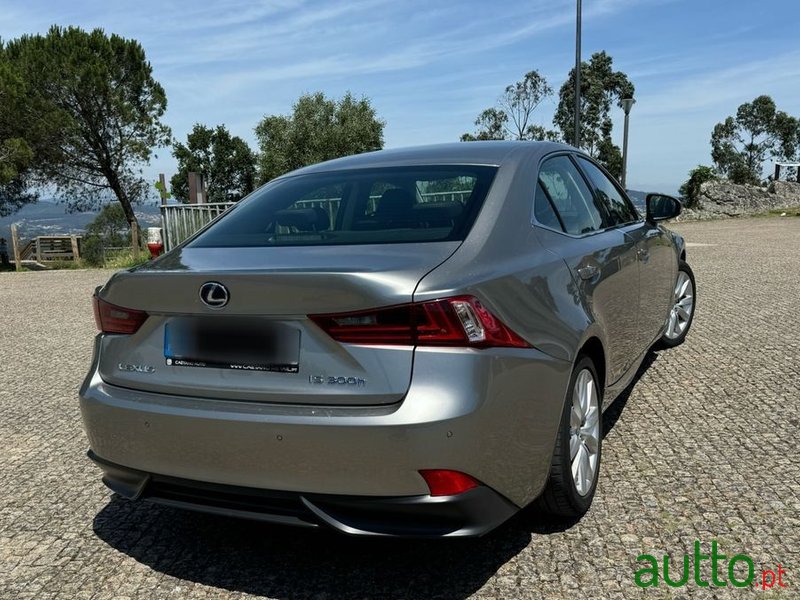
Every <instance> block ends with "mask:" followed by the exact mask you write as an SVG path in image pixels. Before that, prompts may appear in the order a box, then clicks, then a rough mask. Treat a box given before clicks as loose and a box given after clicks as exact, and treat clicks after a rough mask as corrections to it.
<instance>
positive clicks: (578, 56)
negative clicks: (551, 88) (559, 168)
mask: <svg viewBox="0 0 800 600" xmlns="http://www.w3.org/2000/svg"><path fill="white" fill-rule="evenodd" d="M573 145H574V146H575V147H576V148H580V147H581V0H578V15H577V17H576V19H575V138H574V144H573Z"/></svg>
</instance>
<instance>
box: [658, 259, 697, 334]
mask: <svg viewBox="0 0 800 600" xmlns="http://www.w3.org/2000/svg"><path fill="white" fill-rule="evenodd" d="M696 307H697V288H696V287H695V283H694V273H693V272H692V268H691V267H690V266H689V265H688V264H687V263H686V261H683V260H682V261H680V262H679V263H678V277H677V278H676V279H675V287H674V288H673V299H672V308H670V311H669V316H668V317H667V323H666V326H665V330H664V334H663V335H662V336H661V339H660V340H659V345H660V346H661V347H662V348H674V347H675V346H680V345H681V344H682V343H683V342H684V340H686V335H687V334H688V333H689V329H690V328H691V327H692V321H693V320H694V312H695V308H696ZM687 315H688V318H687Z"/></svg>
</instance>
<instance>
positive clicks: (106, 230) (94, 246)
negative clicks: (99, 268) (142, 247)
mask: <svg viewBox="0 0 800 600" xmlns="http://www.w3.org/2000/svg"><path fill="white" fill-rule="evenodd" d="M127 227H128V220H127V217H126V215H125V211H124V210H123V209H122V205H121V204H120V203H119V202H114V203H112V204H106V205H105V206H103V208H102V209H100V213H99V214H98V215H97V216H96V217H95V218H94V220H93V221H92V222H91V223H89V224H88V225H87V226H86V234H85V235H84V236H83V244H82V246H83V247H82V248H81V254H82V255H83V258H84V259H85V260H86V261H87V262H88V263H89V264H92V265H101V264H102V263H103V254H104V252H103V249H104V247H109V246H110V247H122V246H127V245H128V244H129V243H130V241H129V240H128V239H127V236H126V235H125V230H126V229H127Z"/></svg>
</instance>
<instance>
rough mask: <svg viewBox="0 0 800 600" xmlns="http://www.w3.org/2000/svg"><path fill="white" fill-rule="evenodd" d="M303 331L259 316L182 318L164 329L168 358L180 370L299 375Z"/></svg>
mask: <svg viewBox="0 0 800 600" xmlns="http://www.w3.org/2000/svg"><path fill="white" fill-rule="evenodd" d="M299 356H300V330H299V329H295V328H294V327H290V326H289V325H286V324H284V323H276V322H274V321H270V320H268V319H260V318H258V317H247V318H240V317H214V318H209V317H179V318H174V319H171V320H170V321H169V322H168V323H167V324H166V325H165V326H164V358H165V359H166V361H167V365H169V366H176V367H208V368H214V369H232V370H239V371H276V372H279V373H297V371H298V369H299V365H298V360H299Z"/></svg>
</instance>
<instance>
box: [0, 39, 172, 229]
mask: <svg viewBox="0 0 800 600" xmlns="http://www.w3.org/2000/svg"><path fill="white" fill-rule="evenodd" d="M0 58H1V60H0V95H2V96H4V97H8V98H9V99H10V103H9V104H8V105H7V106H6V107H4V108H5V110H4V111H3V112H4V113H5V116H4V118H3V120H2V125H0V131H3V130H4V129H5V131H6V132H7V133H4V136H5V137H6V138H9V137H21V138H23V139H24V140H25V141H26V143H27V144H28V146H29V147H30V149H31V150H32V153H33V161H32V169H33V170H34V172H35V173H34V174H35V175H36V177H37V179H38V180H40V181H42V182H44V183H47V184H50V185H54V186H55V187H56V188H57V189H58V190H59V191H60V192H61V193H63V194H64V195H65V196H67V197H70V198H80V200H71V201H70V208H73V209H82V208H88V207H91V206H97V205H98V204H100V203H102V201H103V200H104V199H107V198H108V197H109V195H110V194H113V196H114V197H116V199H117V200H118V201H119V203H120V205H121V206H122V208H123V210H124V212H125V216H126V220H127V222H128V223H132V222H134V221H135V220H136V217H135V215H134V213H133V208H132V203H135V202H137V201H139V200H141V199H142V198H143V197H144V196H145V193H146V192H147V190H148V186H147V185H146V182H145V181H144V179H143V178H142V176H141V167H142V165H144V164H146V163H147V162H148V161H149V159H150V156H151V152H152V148H153V147H154V146H159V145H166V144H167V143H169V138H170V131H169V128H168V127H166V126H165V125H163V124H162V123H161V121H160V119H161V117H162V116H163V114H164V111H165V110H166V105H167V99H166V95H165V94H164V90H163V88H162V87H161V86H160V85H159V84H158V82H156V81H155V80H154V79H153V76H152V68H151V66H150V64H149V63H148V62H147V60H146V58H145V54H144V50H143V49H142V47H141V45H139V43H138V42H136V41H135V40H128V39H125V38H122V37H120V36H118V35H110V36H107V35H106V34H105V33H104V32H103V31H102V30H101V29H95V30H93V31H91V32H86V31H83V30H81V29H79V28H77V27H67V28H61V27H57V26H54V27H52V28H50V30H49V31H48V33H47V34H46V35H32V36H31V35H25V36H22V37H21V38H19V39H16V40H12V41H11V42H9V43H7V44H6V45H5V47H4V48H3V51H2V56H1V57H0Z"/></svg>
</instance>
